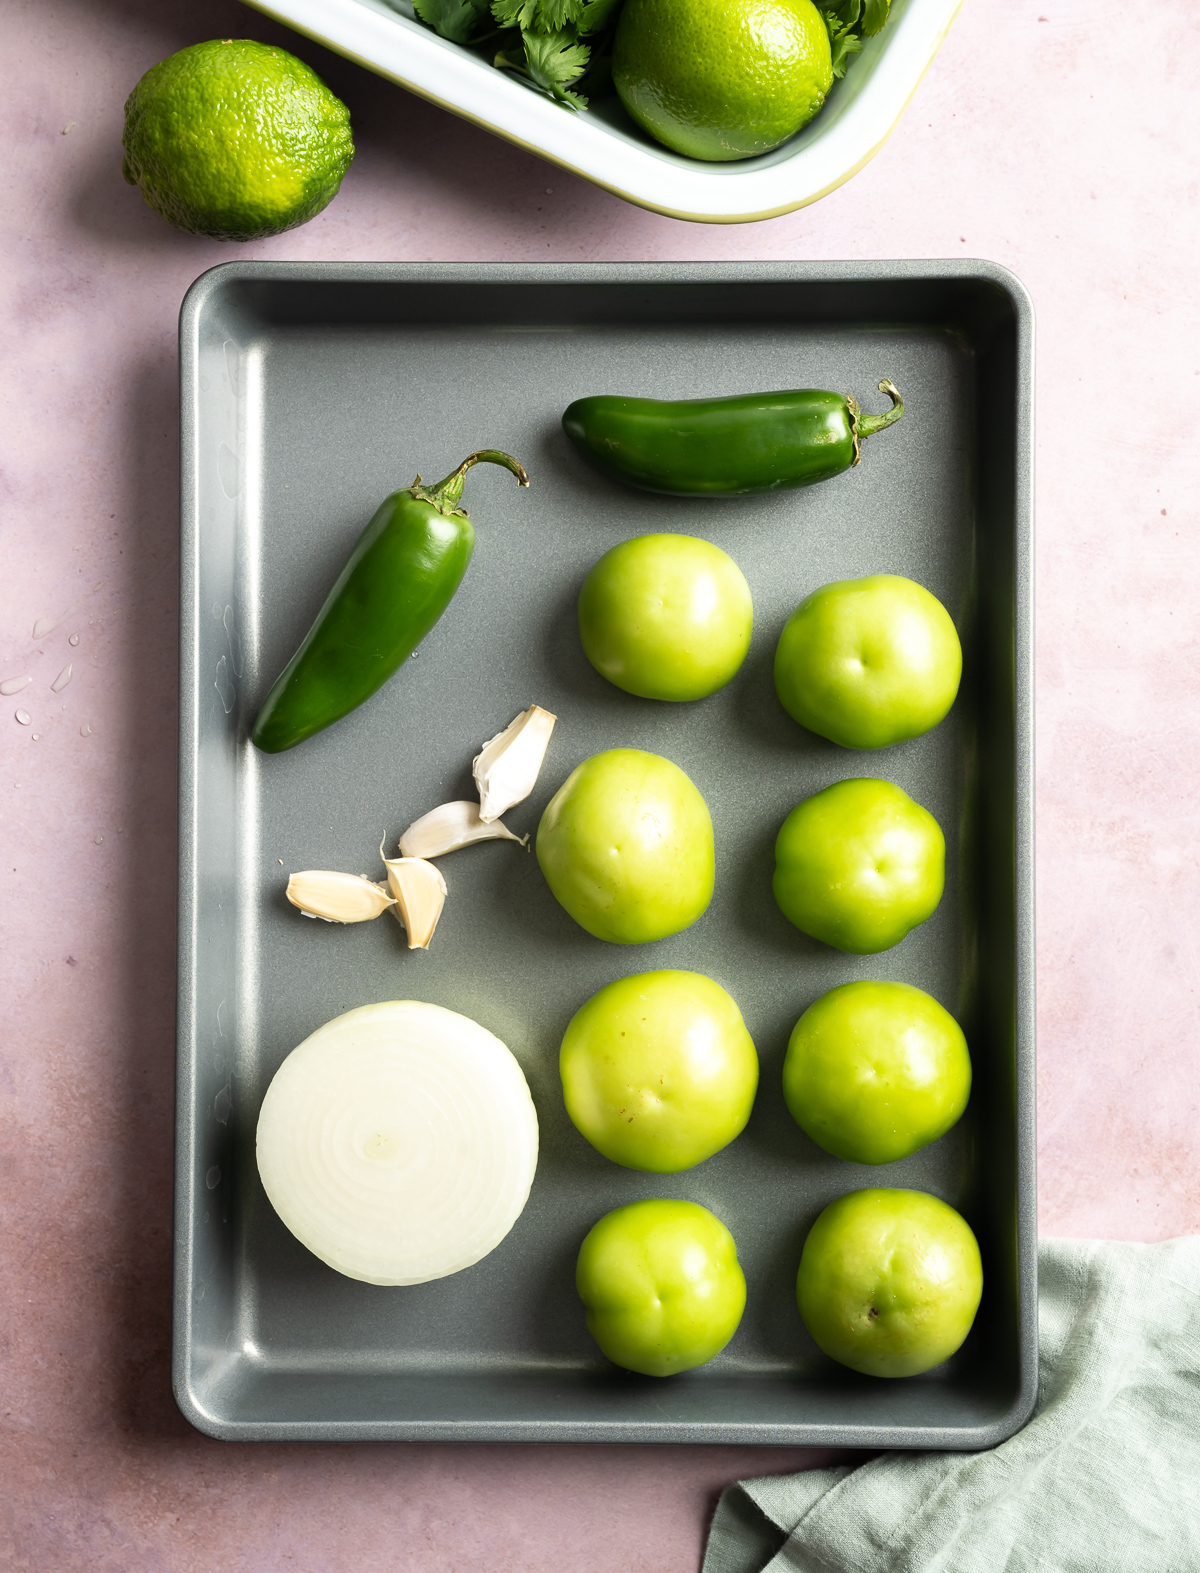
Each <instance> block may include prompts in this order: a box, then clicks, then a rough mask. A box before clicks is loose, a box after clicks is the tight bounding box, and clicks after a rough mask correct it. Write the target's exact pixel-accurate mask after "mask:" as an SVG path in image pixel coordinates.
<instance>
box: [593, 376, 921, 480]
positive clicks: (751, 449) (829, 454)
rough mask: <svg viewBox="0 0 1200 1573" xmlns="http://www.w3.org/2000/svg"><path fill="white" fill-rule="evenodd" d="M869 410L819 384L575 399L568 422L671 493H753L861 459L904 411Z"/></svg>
mask: <svg viewBox="0 0 1200 1573" xmlns="http://www.w3.org/2000/svg"><path fill="white" fill-rule="evenodd" d="M879 391H880V392H881V393H886V394H887V396H888V397H889V398H890V399H891V401H892V408H891V409H890V410H889V411H888V412H887V414H886V415H864V414H863V412H862V410H861V409H859V406H858V403H857V401H856V400H855V399H853V398H852V397H851V396H850V395H849V394H844V393H825V392H822V391H820V390H818V389H815V388H793V389H789V390H786V391H784V392H782V393H746V394H739V395H738V396H737V397H735V398H730V399H630V398H622V397H620V396H617V395H611V394H602V395H599V396H597V397H594V398H589V399H576V400H575V402H574V404H571V405H568V407H567V409H566V411H565V412H564V414H563V418H562V423H563V430H564V431H565V432H566V434H567V436H568V437H569V438H570V439H571V441H572V442H573V443H574V444H575V446H576V447H577V448H578V449H579V450H580V452H581V453H583V454H586V456H587V457H588V458H589V459H591V460H592V461H593V463H595V464H597V465H598V466H599V467H600V468H601V469H602V470H605V471H607V473H608V474H609V475H615V476H616V477H617V478H618V479H619V480H622V481H628V482H629V483H630V485H632V486H640V487H641V489H642V490H643V491H647V492H662V493H665V495H667V496H668V497H752V496H754V495H756V494H757V493H761V492H778V491H785V490H787V489H788V488H789V487H793V486H812V485H813V484H814V483H815V482H816V481H827V480H829V478H830V477H831V476H834V475H840V474H841V473H842V471H843V470H848V469H850V468H851V466H853V465H855V464H857V463H858V462H859V460H860V457H861V445H862V443H863V442H864V441H865V440H866V439H867V438H868V437H870V436H871V434H872V433H873V432H877V431H882V430H883V429H884V427H886V426H891V425H894V423H895V422H896V421H898V420H899V419H900V417H901V416H902V415H903V414H904V401H903V399H902V398H901V397H900V394H899V391H898V390H897V389H896V387H895V386H894V385H893V384H892V383H890V382H889V381H888V380H887V379H886V378H884V380H883V381H882V382H881V383H880V384H879Z"/></svg>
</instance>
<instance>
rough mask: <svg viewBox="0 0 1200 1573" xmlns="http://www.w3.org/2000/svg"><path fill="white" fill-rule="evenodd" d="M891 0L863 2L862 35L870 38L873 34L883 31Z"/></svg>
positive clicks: (864, 0)
mask: <svg viewBox="0 0 1200 1573" xmlns="http://www.w3.org/2000/svg"><path fill="white" fill-rule="evenodd" d="M890 3H891V0H863V20H862V34H863V37H864V38H870V37H871V35H872V34H873V33H878V32H879V31H881V29H882V27H883V24H884V23H885V22H886V21H887V19H888V6H889V4H890Z"/></svg>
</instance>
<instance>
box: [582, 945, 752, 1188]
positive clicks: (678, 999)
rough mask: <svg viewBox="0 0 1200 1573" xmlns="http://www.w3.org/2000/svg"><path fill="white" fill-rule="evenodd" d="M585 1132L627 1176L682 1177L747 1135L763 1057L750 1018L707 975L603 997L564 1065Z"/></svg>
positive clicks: (648, 983) (640, 979) (669, 976)
mask: <svg viewBox="0 0 1200 1573" xmlns="http://www.w3.org/2000/svg"><path fill="white" fill-rule="evenodd" d="M558 1065H559V1073H560V1075H561V1076H562V1085H563V1098H564V1100H565V1102H566V1105H567V1113H568V1114H569V1115H570V1116H571V1120H572V1122H573V1123H574V1125H575V1127H576V1129H577V1130H579V1131H580V1132H581V1134H582V1135H584V1136H585V1137H586V1138H587V1140H588V1141H589V1142H591V1144H592V1146H593V1147H595V1148H596V1150H597V1151H598V1152H602V1153H603V1154H604V1156H605V1157H606V1158H611V1159H612V1161H613V1162H614V1163H620V1164H624V1166H625V1167H626V1168H627V1169H647V1170H650V1171H652V1172H653V1173H655V1174H674V1173H676V1172H677V1171H678V1170H680V1169H690V1168H691V1167H692V1166H693V1165H694V1164H697V1163H702V1162H703V1161H704V1159H705V1158H711V1157H712V1155H713V1153H715V1152H719V1151H720V1150H721V1148H722V1147H725V1146H728V1144H729V1143H730V1142H731V1141H732V1140H733V1139H734V1137H735V1136H737V1135H738V1134H739V1133H740V1132H741V1131H742V1130H743V1128H744V1127H745V1124H746V1121H747V1120H748V1119H749V1118H750V1110H751V1108H752V1107H753V1105H754V1094H755V1091H756V1090H757V1088H758V1055H757V1054H756V1052H755V1049H754V1041H753V1039H752V1038H751V1036H750V1034H749V1033H748V1032H747V1031H746V1024H745V1022H744V1021H743V1020H742V1013H741V1011H740V1010H738V1008H737V1005H736V1004H735V1003H734V1001H733V999H732V998H731V997H730V996H729V995H728V994H727V993H726V992H725V990H724V989H723V988H722V987H721V985H720V984H719V983H714V982H713V980H712V979H711V978H706V977H704V976H703V975H702V974H701V973H698V972H675V971H662V972H639V973H637V974H635V975H634V976H633V977H629V978H618V979H617V981H616V982H615V983H610V984H608V985H607V987H605V988H602V989H601V990H600V991H599V993H597V994H593V995H592V997H591V999H590V1000H588V1002H587V1004H586V1005H583V1006H581V1007H580V1009H579V1010H577V1011H576V1012H575V1015H574V1016H573V1017H572V1018H571V1022H570V1025H569V1026H568V1027H567V1030H566V1034H565V1035H564V1037H563V1041H562V1048H561V1049H560V1051H559V1057H558Z"/></svg>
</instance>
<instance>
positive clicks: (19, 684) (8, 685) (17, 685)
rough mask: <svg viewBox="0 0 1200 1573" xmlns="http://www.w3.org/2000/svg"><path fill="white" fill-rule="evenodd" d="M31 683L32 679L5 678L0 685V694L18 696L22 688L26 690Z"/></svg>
mask: <svg viewBox="0 0 1200 1573" xmlns="http://www.w3.org/2000/svg"><path fill="white" fill-rule="evenodd" d="M32 682H33V678H32V677H6V678H5V679H4V681H3V682H2V683H0V694H19V693H20V692H21V690H22V688H28V687H29V685H30V683H32Z"/></svg>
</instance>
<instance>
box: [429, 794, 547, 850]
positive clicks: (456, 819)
mask: <svg viewBox="0 0 1200 1573" xmlns="http://www.w3.org/2000/svg"><path fill="white" fill-rule="evenodd" d="M475 841H518V842H520V844H521V845H522V846H525V845H526V844H527V842H528V841H529V837H528V836H514V835H513V833H512V831H511V830H509V829H508V828H507V827H506V826H505V825H502V824H501V823H500V821H499V820H498V819H494V820H492V821H491V823H490V824H484V822H483V820H482V818H481V817H480V813H479V804H478V803H463V802H459V803H442V804H441V805H440V806H439V807H438V808H433V809H430V811H429V813H428V814H422V815H421V817H420V819H415V820H414V821H413V822H412V824H411V825H410V826H409V827H408V829H407V830H406V831H405V832H404V834H403V835H402V836H401V837H400V856H401V857H406V858H436V857H441V856H442V854H443V853H444V852H457V851H458V849H459V847H469V846H470V845H471V844H472V843H473V842H475Z"/></svg>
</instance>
